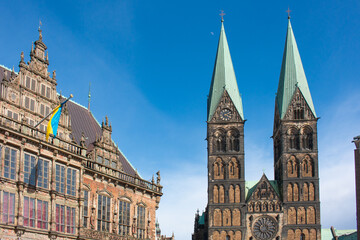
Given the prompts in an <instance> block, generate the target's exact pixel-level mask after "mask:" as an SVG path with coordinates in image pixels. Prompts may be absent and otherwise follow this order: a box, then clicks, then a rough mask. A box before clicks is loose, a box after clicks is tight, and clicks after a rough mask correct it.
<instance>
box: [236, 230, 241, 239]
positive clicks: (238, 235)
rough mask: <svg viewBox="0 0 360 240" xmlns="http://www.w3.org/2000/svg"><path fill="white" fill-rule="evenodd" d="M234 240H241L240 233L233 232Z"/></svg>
mask: <svg viewBox="0 0 360 240" xmlns="http://www.w3.org/2000/svg"><path fill="white" fill-rule="evenodd" d="M235 240H241V232H240V231H236V232H235Z"/></svg>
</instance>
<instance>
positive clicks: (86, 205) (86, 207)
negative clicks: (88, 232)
mask: <svg viewBox="0 0 360 240" xmlns="http://www.w3.org/2000/svg"><path fill="white" fill-rule="evenodd" d="M88 218H89V191H87V190H84V208H83V226H84V227H87V225H88V224H87V223H88Z"/></svg>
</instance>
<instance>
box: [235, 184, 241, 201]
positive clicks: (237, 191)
mask: <svg viewBox="0 0 360 240" xmlns="http://www.w3.org/2000/svg"><path fill="white" fill-rule="evenodd" d="M240 201H241V191H240V186H239V185H236V186H235V202H236V203H239V202H240Z"/></svg>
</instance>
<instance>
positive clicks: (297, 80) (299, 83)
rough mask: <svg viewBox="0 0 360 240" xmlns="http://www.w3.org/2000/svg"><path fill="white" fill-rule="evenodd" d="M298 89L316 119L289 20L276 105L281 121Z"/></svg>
mask: <svg viewBox="0 0 360 240" xmlns="http://www.w3.org/2000/svg"><path fill="white" fill-rule="evenodd" d="M296 87H299V89H300V91H301V93H302V95H303V96H304V98H305V101H306V103H307V104H308V106H309V108H310V110H311V111H312V113H313V114H314V117H316V113H315V108H314V104H313V101H312V98H311V94H310V90H309V86H308V83H307V80H306V76H305V72H304V68H303V65H302V62H301V58H300V54H299V50H298V48H297V44H296V41H295V36H294V33H293V30H292V27H291V23H290V18H289V23H288V29H287V33H286V41H285V49H284V55H283V60H282V65H281V73H280V79H279V86H278V91H277V95H276V103H277V106H278V109H279V113H280V118H281V119H283V118H284V116H285V114H286V112H287V109H288V107H289V104H290V102H291V99H292V97H293V95H294V93H295V90H296Z"/></svg>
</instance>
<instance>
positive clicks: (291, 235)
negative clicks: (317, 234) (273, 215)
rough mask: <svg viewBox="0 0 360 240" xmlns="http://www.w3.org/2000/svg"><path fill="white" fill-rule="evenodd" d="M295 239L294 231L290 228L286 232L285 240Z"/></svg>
mask: <svg viewBox="0 0 360 240" xmlns="http://www.w3.org/2000/svg"><path fill="white" fill-rule="evenodd" d="M294 239H295V232H294V230H292V229H289V230H288V232H287V240H294Z"/></svg>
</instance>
